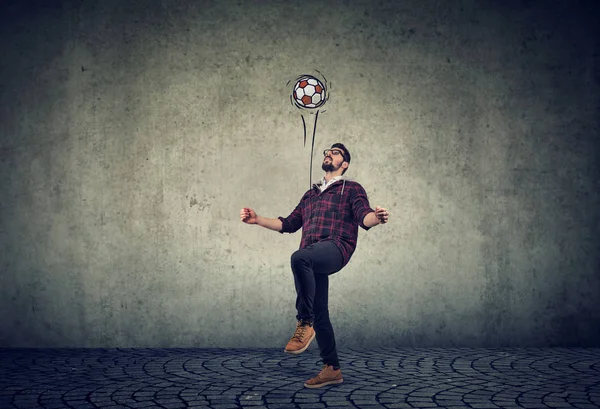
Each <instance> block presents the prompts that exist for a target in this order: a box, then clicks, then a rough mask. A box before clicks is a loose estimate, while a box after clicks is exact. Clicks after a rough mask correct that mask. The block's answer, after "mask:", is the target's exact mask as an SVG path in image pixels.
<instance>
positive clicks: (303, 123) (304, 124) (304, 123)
mask: <svg viewBox="0 0 600 409" xmlns="http://www.w3.org/2000/svg"><path fill="white" fill-rule="evenodd" d="M300 117H301V118H302V129H304V147H306V122H304V115H300Z"/></svg>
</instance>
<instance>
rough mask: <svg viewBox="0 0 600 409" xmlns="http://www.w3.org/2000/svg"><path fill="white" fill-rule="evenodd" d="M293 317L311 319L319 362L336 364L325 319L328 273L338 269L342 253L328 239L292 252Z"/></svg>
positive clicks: (329, 327) (328, 321)
mask: <svg viewBox="0 0 600 409" xmlns="http://www.w3.org/2000/svg"><path fill="white" fill-rule="evenodd" d="M291 261H292V271H293V273H294V284H295V285H296V294H297V296H296V310H297V311H298V315H296V319H297V320H306V321H311V322H313V327H314V329H315V333H316V337H317V344H318V345H319V350H320V353H321V359H323V363H325V364H328V365H332V366H339V364H340V363H339V359H338V355H337V350H336V346H335V337H334V334H333V327H332V326H331V321H330V320H329V307H328V298H329V275H330V274H333V273H336V272H338V271H339V270H340V269H341V268H342V263H343V259H342V253H340V251H339V250H338V248H337V247H336V245H335V244H333V242H331V241H321V242H318V243H314V244H311V245H310V246H308V247H306V248H304V249H300V250H298V251H296V252H294V254H292V260H291Z"/></svg>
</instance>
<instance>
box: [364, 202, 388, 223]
mask: <svg viewBox="0 0 600 409" xmlns="http://www.w3.org/2000/svg"><path fill="white" fill-rule="evenodd" d="M389 216H390V214H389V212H388V211H387V210H386V209H384V208H383V207H379V206H377V207H376V208H375V211H374V212H371V213H369V214H367V215H366V216H365V218H364V219H363V224H364V225H365V226H367V227H368V228H371V227H373V226H377V225H378V224H384V223H387V221H388V217H389Z"/></svg>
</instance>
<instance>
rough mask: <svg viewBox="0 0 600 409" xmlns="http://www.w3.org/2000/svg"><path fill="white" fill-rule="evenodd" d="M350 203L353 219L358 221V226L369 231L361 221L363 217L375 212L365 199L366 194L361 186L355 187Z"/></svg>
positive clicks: (366, 198)
mask: <svg viewBox="0 0 600 409" xmlns="http://www.w3.org/2000/svg"><path fill="white" fill-rule="evenodd" d="M351 203H352V212H353V213H354V218H355V219H356V220H357V221H358V225H359V226H360V227H362V228H363V229H365V230H369V229H370V227H367V226H365V224H364V223H363V220H364V219H365V216H366V215H368V214H369V213H371V212H374V211H375V210H374V209H372V208H371V206H370V205H369V199H368V197H367V192H365V189H364V188H363V187H362V186H360V185H359V186H357V187H356V188H355V189H353V194H352V197H351Z"/></svg>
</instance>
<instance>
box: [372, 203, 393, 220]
mask: <svg viewBox="0 0 600 409" xmlns="http://www.w3.org/2000/svg"><path fill="white" fill-rule="evenodd" d="M375 216H376V217H377V220H378V221H379V223H380V224H384V223H387V221H388V218H389V217H390V214H389V212H388V211H387V210H386V209H384V208H383V207H379V206H377V207H376V208H375Z"/></svg>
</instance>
